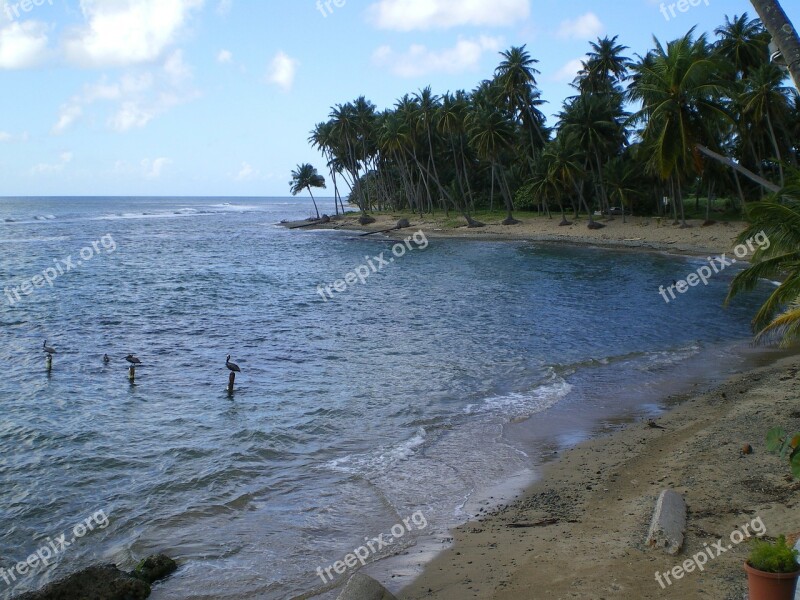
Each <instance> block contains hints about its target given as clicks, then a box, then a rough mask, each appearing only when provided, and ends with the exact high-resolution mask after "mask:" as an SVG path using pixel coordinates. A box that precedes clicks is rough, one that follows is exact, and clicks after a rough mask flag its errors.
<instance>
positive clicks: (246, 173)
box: [234, 162, 258, 181]
mask: <svg viewBox="0 0 800 600" xmlns="http://www.w3.org/2000/svg"><path fill="white" fill-rule="evenodd" d="M257 176H258V171H256V170H255V169H254V168H253V165H251V164H250V163H246V162H243V163H242V167H241V169H239V172H238V173H237V174H236V176H235V177H234V179H235V180H236V181H248V180H250V179H254V178H255V177H257Z"/></svg>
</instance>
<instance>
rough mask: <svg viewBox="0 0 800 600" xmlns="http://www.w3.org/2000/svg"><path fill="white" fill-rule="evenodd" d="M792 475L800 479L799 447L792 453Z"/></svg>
mask: <svg viewBox="0 0 800 600" xmlns="http://www.w3.org/2000/svg"><path fill="white" fill-rule="evenodd" d="M792 475H794V477H795V479H800V448H797V449H796V450H795V451H794V454H792Z"/></svg>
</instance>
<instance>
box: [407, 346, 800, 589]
mask: <svg viewBox="0 0 800 600" xmlns="http://www.w3.org/2000/svg"><path fill="white" fill-rule="evenodd" d="M797 362H798V361H797V358H796V357H795V356H790V357H783V358H781V359H780V360H778V361H777V362H775V363H774V364H772V365H770V366H766V367H760V368H757V369H755V370H752V371H749V372H747V373H743V374H740V375H737V376H736V377H734V378H732V379H731V380H730V381H728V382H727V383H725V384H724V385H722V386H721V387H718V388H717V389H715V390H713V391H712V392H710V393H708V394H704V395H701V396H697V397H691V398H688V399H686V400H685V401H684V402H682V403H680V404H679V405H678V406H677V408H675V409H674V410H672V411H670V412H669V413H667V414H665V415H664V416H663V417H662V418H660V419H659V420H658V425H659V426H660V427H663V429H656V428H651V427H650V426H648V424H646V423H637V424H632V425H630V426H628V427H627V428H625V429H624V430H623V431H620V432H618V433H615V434H612V435H610V436H606V437H601V438H598V439H595V440H593V441H590V442H587V443H584V444H582V445H580V446H578V447H576V448H574V449H572V450H570V451H568V452H566V453H565V454H564V456H562V457H560V459H559V460H557V461H556V462H554V463H552V464H550V465H549V466H548V467H547V468H546V469H545V471H544V474H543V477H542V479H541V480H540V481H539V482H538V483H536V484H535V485H534V486H533V487H532V488H531V489H529V490H528V491H527V493H526V494H525V496H524V497H522V498H520V499H519V500H518V501H516V502H514V503H513V504H512V505H510V506H508V507H506V508H504V509H502V510H500V511H498V512H497V513H495V514H490V515H486V516H482V517H479V518H476V519H474V520H473V521H471V522H469V523H466V524H465V525H463V526H462V527H459V528H458V529H457V530H456V531H454V545H453V546H452V547H451V548H450V549H448V550H446V551H445V552H443V553H442V554H441V555H439V556H438V557H437V558H436V559H435V560H434V561H433V562H432V563H430V564H428V565H427V567H426V569H425V571H424V573H423V575H422V576H421V577H420V578H418V579H417V580H416V581H415V582H414V583H413V584H412V585H410V586H408V587H407V588H406V589H404V590H403V592H402V593H401V595H400V598H401V599H402V600H418V599H423V598H437V599H452V600H461V599H464V598H486V599H489V598H492V599H497V600H506V599H507V600H512V599H514V600H516V599H520V598H531V599H539V598H542V599H561V598H564V599H566V598H582V599H590V598H591V599H601V598H637V599H648V598H681V599H694V598H697V599H700V598H704V599H715V600H720V599H726V600H727V599H730V600H733V599H737V600H739V599H741V598H743V597H744V595H745V593H746V579H745V574H744V571H743V569H742V563H743V562H744V561H745V559H746V557H747V554H748V543H747V541H746V540H745V541H744V542H743V543H741V544H740V545H734V546H733V547H732V548H731V549H730V550H726V551H725V553H724V554H722V555H721V556H718V557H717V558H715V559H714V560H713V561H709V563H708V564H707V565H705V569H704V571H703V572H698V571H695V572H693V573H691V574H686V576H685V577H683V578H681V579H680V580H679V581H675V580H672V582H671V584H670V585H667V584H666V583H664V585H663V587H662V585H660V584H659V583H658V582H657V581H656V578H655V573H656V571H659V572H662V573H663V572H665V571H669V570H671V569H672V568H673V567H674V566H676V565H680V564H682V563H683V562H684V561H685V560H686V559H687V558H690V557H691V556H693V555H694V554H696V553H698V552H701V551H703V550H704V548H705V547H706V546H711V547H713V544H714V542H716V541H717V540H723V541H724V543H725V545H726V546H727V545H729V544H730V542H729V538H730V535H731V533H732V532H734V530H737V529H739V530H741V529H742V527H743V526H744V525H745V524H748V523H751V522H752V521H753V520H754V519H758V518H760V519H761V520H762V522H763V524H764V525H765V527H766V535H767V536H768V537H772V538H774V537H777V536H778V535H780V534H781V533H786V534H793V536H794V538H795V539H796V537H797V535H798V533H800V517H799V516H798V514H800V513H799V512H798V510H797V508H798V502H799V501H800V482H796V481H792V480H791V478H790V477H789V470H788V466H787V465H786V464H784V463H783V462H782V461H781V460H779V459H778V457H776V456H773V455H770V454H768V453H767V452H766V450H765V444H764V436H765V434H766V432H767V430H768V429H770V428H771V427H774V426H776V425H781V426H783V427H785V428H789V429H792V430H797V429H800V403H799V402H798V401H797V392H798V388H800V378H798V368H797ZM745 444H751V445H752V448H753V453H752V454H750V455H746V454H744V453H743V452H742V449H743V447H744V445H745ZM666 488H671V489H674V490H676V491H678V492H680V493H681V494H682V495H683V496H684V498H685V499H686V502H687V505H688V510H689V515H688V530H687V535H686V542H685V544H684V548H683V550H682V552H681V553H680V554H678V555H677V556H669V555H667V554H665V553H663V552H662V551H659V550H653V549H648V548H647V547H646V545H645V538H646V535H647V529H648V525H649V522H650V519H651V516H652V511H653V508H654V505H655V501H656V499H657V497H658V495H659V493H660V492H661V490H663V489H666ZM662 580H663V577H662Z"/></svg>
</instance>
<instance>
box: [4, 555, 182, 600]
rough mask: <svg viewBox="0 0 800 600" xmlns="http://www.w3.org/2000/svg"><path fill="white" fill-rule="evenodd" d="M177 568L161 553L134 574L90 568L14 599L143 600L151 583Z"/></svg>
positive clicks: (137, 568)
mask: <svg viewBox="0 0 800 600" xmlns="http://www.w3.org/2000/svg"><path fill="white" fill-rule="evenodd" d="M177 568H178V566H177V565H176V564H175V561H173V560H172V559H171V558H169V557H167V556H164V555H163V554H160V555H158V556H150V557H148V558H146V559H144V560H143V561H142V562H141V563H139V565H138V566H137V567H136V570H135V571H134V572H133V573H125V572H124V571H120V570H119V569H118V568H117V567H116V565H102V566H94V567H89V568H88V569H84V570H83V571H79V572H77V573H75V574H73V575H70V576H69V577H66V578H64V579H62V580H60V581H56V582H55V583H51V584H50V585H48V586H46V587H44V588H42V589H41V590H38V591H36V592H28V593H27V594H23V595H21V596H17V597H16V599H15V600H144V599H145V598H147V597H148V596H149V595H150V584H152V583H154V582H156V581H158V580H159V579H163V578H164V577H166V576H167V575H170V574H171V573H173V572H174V571H175V570H176V569H177Z"/></svg>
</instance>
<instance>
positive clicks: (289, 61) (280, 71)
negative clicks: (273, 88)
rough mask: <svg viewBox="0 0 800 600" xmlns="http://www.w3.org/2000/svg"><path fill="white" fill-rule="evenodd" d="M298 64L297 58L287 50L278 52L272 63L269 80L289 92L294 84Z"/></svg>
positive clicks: (268, 74) (268, 72)
mask: <svg viewBox="0 0 800 600" xmlns="http://www.w3.org/2000/svg"><path fill="white" fill-rule="evenodd" d="M298 64H299V63H298V62H297V60H295V59H294V58H292V57H290V56H289V55H288V54H286V53H285V52H278V53H277V54H276V55H275V57H274V58H273V59H272V62H271V63H270V66H269V70H268V71H267V81H268V82H269V83H272V84H274V85H277V86H278V87H280V88H281V89H283V90H284V91H286V92H288V91H289V90H291V89H292V85H294V77H295V75H296V73H297V66H298Z"/></svg>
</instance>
